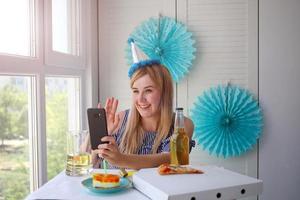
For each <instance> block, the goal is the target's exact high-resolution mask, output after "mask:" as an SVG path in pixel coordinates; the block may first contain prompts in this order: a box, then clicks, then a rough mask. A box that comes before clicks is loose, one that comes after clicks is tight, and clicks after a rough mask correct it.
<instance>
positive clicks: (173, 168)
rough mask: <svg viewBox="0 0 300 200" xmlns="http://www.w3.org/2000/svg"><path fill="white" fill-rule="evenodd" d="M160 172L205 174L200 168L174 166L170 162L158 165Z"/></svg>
mask: <svg viewBox="0 0 300 200" xmlns="http://www.w3.org/2000/svg"><path fill="white" fill-rule="evenodd" d="M157 170H158V173H159V174H160V175H170V174H203V173H204V172H203V171H201V170H199V169H194V168H191V167H187V166H180V165H179V166H174V165H170V164H162V165H160V166H159V167H158V169H157Z"/></svg>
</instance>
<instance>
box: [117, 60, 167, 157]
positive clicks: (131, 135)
mask: <svg viewBox="0 0 300 200" xmlns="http://www.w3.org/2000/svg"><path fill="white" fill-rule="evenodd" d="M147 74H148V75H149V76H150V78H151V80H152V81H153V82H154V83H155V84H156V86H157V87H158V89H159V90H160V94H161V99H160V119H159V121H158V122H159V123H158V127H157V130H156V131H157V133H156V134H157V135H156V137H155V140H154V144H153V146H152V153H156V152H157V149H158V147H159V145H160V142H161V140H162V139H165V138H166V137H167V135H168V133H169V131H170V128H171V126H172V116H173V83H172V77H171V75H170V72H169V71H168V69H167V68H166V67H164V66H162V65H151V66H146V67H142V68H140V69H138V70H137V71H136V72H135V73H134V74H133V75H132V77H131V80H130V86H131V87H132V86H133V83H134V82H135V81H136V80H137V79H139V78H141V77H142V76H145V75H147ZM143 139H144V130H143V127H142V124H141V116H140V114H139V112H138V111H137V109H136V107H135V105H134V104H132V105H131V110H130V114H129V116H128V122H127V125H126V129H125V132H124V134H123V137H122V140H121V143H120V151H121V152H123V153H128V154H132V153H137V151H138V149H139V147H140V146H141V145H142V143H143Z"/></svg>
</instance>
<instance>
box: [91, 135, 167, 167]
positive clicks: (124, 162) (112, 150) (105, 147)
mask: <svg viewBox="0 0 300 200" xmlns="http://www.w3.org/2000/svg"><path fill="white" fill-rule="evenodd" d="M102 141H106V142H109V143H106V144H100V145H99V146H98V149H97V150H95V152H96V153H98V155H99V157H101V158H104V159H105V160H106V161H108V162H109V163H110V164H111V165H114V166H117V167H121V168H131V169H141V168H149V167H157V166H159V165H160V164H163V163H169V162H170V154H169V153H160V154H148V155H137V154H123V153H121V152H120V151H119V149H118V145H117V144H116V141H115V139H114V138H113V137H112V136H106V137H103V138H102Z"/></svg>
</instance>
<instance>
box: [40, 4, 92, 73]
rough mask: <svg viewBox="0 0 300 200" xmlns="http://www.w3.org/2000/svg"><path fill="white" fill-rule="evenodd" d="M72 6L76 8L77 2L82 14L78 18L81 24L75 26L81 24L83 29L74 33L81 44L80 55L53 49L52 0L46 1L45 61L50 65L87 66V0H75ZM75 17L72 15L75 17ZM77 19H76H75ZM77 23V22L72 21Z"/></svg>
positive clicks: (80, 67)
mask: <svg viewBox="0 0 300 200" xmlns="http://www.w3.org/2000/svg"><path fill="white" fill-rule="evenodd" d="M73 1H74V3H72V5H71V6H72V7H74V8H76V7H77V6H76V4H77V3H78V5H79V8H80V9H79V12H80V13H81V15H80V16H79V18H78V21H79V24H76V25H75V26H79V27H80V28H81V31H79V32H80V33H79V35H78V36H77V35H72V36H74V37H78V39H79V44H76V45H78V46H79V52H77V53H78V54H79V55H78V56H77V55H72V54H65V53H61V52H57V51H53V50H52V1H45V6H44V11H45V19H44V22H45V63H46V65H50V66H58V67H67V68H74V69H84V68H85V67H86V49H87V48H86V31H85V30H86V23H84V22H86V19H87V18H86V16H87V14H88V13H87V9H86V2H85V1H83V0H73ZM70 15H73V14H70ZM73 18H74V17H71V19H73ZM74 21H75V20H74ZM72 24H75V23H72Z"/></svg>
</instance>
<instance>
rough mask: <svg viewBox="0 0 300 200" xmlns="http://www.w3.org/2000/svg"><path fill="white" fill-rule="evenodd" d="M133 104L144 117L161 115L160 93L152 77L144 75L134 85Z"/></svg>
mask: <svg viewBox="0 0 300 200" xmlns="http://www.w3.org/2000/svg"><path fill="white" fill-rule="evenodd" d="M131 89H132V97H133V103H134V105H135V107H136V109H137V110H138V112H139V113H140V115H141V116H142V117H145V118H148V117H155V116H157V114H158V113H159V105H160V98H161V95H160V91H159V89H158V87H157V86H156V85H155V83H154V82H153V81H152V80H151V78H150V76H149V75H148V74H147V75H144V76H142V77H141V78H139V79H137V80H136V81H135V82H134V83H133V85H132V88H131Z"/></svg>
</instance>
